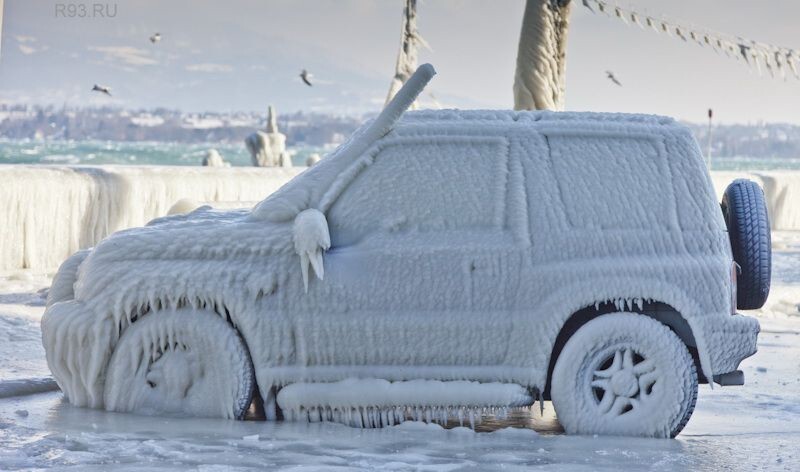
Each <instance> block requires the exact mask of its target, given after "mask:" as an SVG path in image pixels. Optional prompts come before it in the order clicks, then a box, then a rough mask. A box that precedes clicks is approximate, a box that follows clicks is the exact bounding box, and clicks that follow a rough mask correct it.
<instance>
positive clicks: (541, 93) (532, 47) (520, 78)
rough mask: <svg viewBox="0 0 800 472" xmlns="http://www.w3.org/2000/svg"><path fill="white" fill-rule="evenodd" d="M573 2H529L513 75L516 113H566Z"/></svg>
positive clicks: (536, 0)
mask: <svg viewBox="0 0 800 472" xmlns="http://www.w3.org/2000/svg"><path fill="white" fill-rule="evenodd" d="M571 8H572V2H571V1H570V0H527V3H526V5H525V14H524V16H523V18H522V32H521V33H520V36H519V50H518V52H517V71H516V73H515V74H514V109H515V110H563V109H564V85H565V69H566V55H567V29H568V27H569V12H570V9H571Z"/></svg>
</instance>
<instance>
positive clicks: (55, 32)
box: [0, 0, 800, 123]
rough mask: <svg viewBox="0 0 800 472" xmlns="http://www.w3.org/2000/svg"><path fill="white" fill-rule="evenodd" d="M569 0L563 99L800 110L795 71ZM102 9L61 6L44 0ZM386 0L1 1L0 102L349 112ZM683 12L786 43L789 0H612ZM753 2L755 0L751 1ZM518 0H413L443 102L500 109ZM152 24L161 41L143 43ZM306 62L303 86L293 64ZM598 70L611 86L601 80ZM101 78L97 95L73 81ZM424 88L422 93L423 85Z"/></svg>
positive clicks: (758, 111) (388, 40)
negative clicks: (310, 82)
mask: <svg viewBox="0 0 800 472" xmlns="http://www.w3.org/2000/svg"><path fill="white" fill-rule="evenodd" d="M573 1H575V5H574V6H573V13H572V17H571V28H570V33H569V47H568V54H567V96H566V102H567V108H568V109H570V110H597V111H625V112H646V113H659V114H665V115H672V116H676V117H678V118H681V119H685V120H690V121H703V120H704V119H705V114H706V109H707V108H708V107H712V108H714V109H715V113H716V116H717V117H718V119H719V121H721V122H755V121H757V120H764V121H771V122H777V121H781V122H792V123H800V80H797V79H794V78H789V79H787V80H786V81H783V80H781V79H772V78H769V75H768V74H766V75H765V76H764V77H759V76H758V74H757V73H756V72H755V71H751V70H750V69H748V68H747V67H746V66H744V65H743V64H742V63H741V62H737V61H734V60H732V59H729V58H726V57H725V56H722V55H717V54H715V53H714V52H712V51H711V50H710V49H704V48H700V47H698V46H696V45H694V44H687V43H683V42H682V41H680V40H678V39H674V38H669V37H666V36H663V35H658V34H655V33H653V32H651V31H643V30H641V29H639V28H637V27H632V26H626V25H624V24H622V23H620V22H618V21H615V20H613V19H611V18H608V17H606V16H602V15H593V14H591V13H590V12H588V11H587V10H586V9H585V8H584V7H583V6H581V4H580V1H579V0H573ZM94 3H98V4H99V5H102V6H103V13H105V14H115V16H114V17H113V18H99V17H94V18H65V17H63V16H61V15H59V14H58V10H57V8H59V7H58V5H59V4H62V5H75V6H76V7H77V8H80V6H81V5H84V6H85V7H86V8H88V9H89V10H90V11H91V9H92V5H93V4H94ZM402 4H403V2H402V1H401V0H391V1H390V0H381V1H367V0H291V1H290V0H285V1H269V0H261V1H255V0H227V1H216V2H213V1H206V0H169V1H165V0H140V1H134V0H118V1H113V0H111V1H105V0H104V1H99V2H98V1H86V2H70V1H69V0H57V1H51V0H35V1H34V0H5V15H4V18H3V21H4V25H3V33H2V36H3V37H2V52H0V101H2V102H7V103H8V102H14V103H16V102H23V103H52V104H55V105H58V106H61V105H62V104H64V103H66V104H68V105H101V104H106V103H107V104H114V105H118V106H123V107H131V108H139V107H145V108H153V107H157V106H164V107H169V108H180V109H183V110H192V111H202V110H220V111H235V110H264V109H265V108H266V106H267V105H268V104H270V103H273V104H275V105H276V106H277V107H278V109H279V111H281V110H284V111H295V110H305V111H313V110H316V111H324V112H341V113H361V112H364V111H370V110H372V111H377V110H378V109H379V108H380V106H381V105H382V104H383V101H384V98H385V94H386V91H387V89H388V86H389V78H390V77H391V74H392V72H393V69H394V62H395V58H396V54H397V49H398V46H399V38H400V24H401V23H400V22H401V13H402ZM619 4H620V5H621V6H625V7H634V8H636V9H638V10H640V11H643V12H646V13H649V14H651V15H655V16H657V17H660V16H665V17H667V18H671V19H675V20H680V21H682V22H683V23H684V24H689V25H696V26H697V27H705V28H708V29H711V30H716V31H721V32H726V33H732V34H734V35H741V36H743V37H746V38H748V39H754V40H758V41H761V42H766V43H771V44H777V45H781V46H786V47H795V48H800V35H798V26H797V19H798V18H800V2H798V1H797V0H769V1H758V0H748V1H743V0H671V1H669V2H665V1H657V0H632V1H621V2H619ZM767 5H768V7H767ZM523 8H524V0H494V1H477V0H426V1H423V2H421V3H420V5H419V8H418V12H419V21H418V26H419V30H420V32H421V34H422V36H423V37H424V38H425V39H426V40H427V41H428V43H430V45H431V50H427V51H423V52H422V53H421V60H422V61H425V62H431V63H433V64H434V65H435V66H436V68H437V70H438V72H439V75H438V76H437V77H436V78H435V79H434V81H433V82H432V84H431V86H430V89H429V90H430V91H431V92H433V94H434V95H435V97H436V99H437V100H438V101H439V102H440V103H442V104H443V105H445V106H456V107H460V108H476V107H482V108H487V107H488V108H509V107H511V106H512V103H513V102H512V92H511V86H512V83H513V75H514V61H515V57H516V48H517V41H518V38H519V29H520V25H521V15H522V11H523ZM156 31H158V32H160V33H161V34H162V36H163V40H162V41H161V42H159V43H157V44H155V45H152V44H150V42H149V41H148V37H149V36H150V35H151V34H153V33H154V32H156ZM302 68H307V69H309V70H310V71H311V72H312V73H313V74H314V77H315V80H316V84H315V86H314V87H312V88H308V87H306V86H305V85H303V84H302V83H301V82H300V80H299V78H298V74H299V72H300V70H301V69H302ZM606 70H612V71H614V73H615V75H616V76H617V77H618V78H619V80H620V81H621V82H622V83H623V87H617V86H615V85H614V84H612V83H611V82H610V81H608V80H607V79H606V78H605V71H606ZM94 83H99V84H103V85H107V86H109V87H111V88H112V93H113V94H114V97H113V98H111V99H109V98H107V97H104V96H102V95H99V94H96V93H95V94H93V93H90V92H89V89H90V88H91V87H92V85H93V84H94ZM427 100H430V99H429V98H427Z"/></svg>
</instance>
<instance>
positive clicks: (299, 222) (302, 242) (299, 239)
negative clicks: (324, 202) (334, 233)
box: [292, 208, 331, 293]
mask: <svg viewBox="0 0 800 472" xmlns="http://www.w3.org/2000/svg"><path fill="white" fill-rule="evenodd" d="M292 239H293V240H294V250H295V252H297V255H298V256H300V272H301V274H302V276H303V286H304V287H305V290H306V293H308V266H309V265H311V268H312V269H314V273H315V274H316V275H317V278H318V279H320V280H322V278H323V276H324V275H325V268H324V267H323V265H322V253H323V252H324V251H327V250H328V248H330V247H331V236H330V233H329V232H328V220H327V219H326V218H325V215H324V214H323V213H322V212H321V211H319V210H317V209H314V208H311V209H308V210H303V211H301V212H300V213H299V214H298V215H297V216H296V217H295V218H294V225H293V226H292Z"/></svg>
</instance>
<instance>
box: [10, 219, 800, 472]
mask: <svg viewBox="0 0 800 472" xmlns="http://www.w3.org/2000/svg"><path fill="white" fill-rule="evenodd" d="M774 245H775V248H776V253H775V258H774V264H775V266H774V274H773V285H774V287H773V291H772V294H771V295H770V300H769V301H768V302H767V303H768V306H767V307H766V308H765V309H762V310H759V311H758V312H755V314H757V315H758V316H759V318H760V320H761V324H762V333H761V335H760V337H759V351H758V353H757V354H756V355H754V356H753V357H751V358H750V359H747V360H745V362H744V363H743V369H744V371H745V376H746V379H747V385H745V386H744V387H727V388H724V389H723V388H719V387H718V388H715V389H714V390H711V389H710V388H709V387H708V386H701V391H700V399H699V401H698V405H697V409H696V410H695V413H694V416H693V417H692V420H691V421H690V422H689V425H688V426H687V427H686V429H685V430H684V432H683V433H682V434H681V435H680V436H679V437H678V439H677V440H650V439H630V438H594V437H569V436H565V435H564V434H562V433H561V430H560V427H559V425H558V422H557V421H556V419H555V417H554V416H553V412H552V408H551V406H550V405H549V404H546V407H545V412H544V415H540V414H539V413H538V411H536V412H533V413H530V412H524V413H519V414H515V415H513V416H512V417H511V418H509V419H508V420H504V421H494V420H492V419H491V418H489V419H487V420H486V421H485V422H484V424H483V425H482V426H481V427H480V428H479V431H482V432H480V433H475V432H472V431H471V430H467V429H465V428H455V429H450V430H445V429H442V428H441V427H439V426H434V425H424V424H421V423H405V424H403V425H401V426H396V427H391V428H386V429H382V430H360V429H354V428H349V427H346V426H342V425H337V424H292V423H263V422H255V421H247V422H234V421H221V420H198V419H167V418H148V417H138V416H133V415H124V414H115V413H106V412H103V411H96V410H87V409H82V408H76V407H73V406H71V405H69V404H68V403H66V402H64V401H63V400H62V396H61V393H60V392H52V391H51V392H46V393H39V394H33V395H24V396H14V397H6V398H0V470H16V469H25V470H28V469H39V468H59V469H70V468H72V469H75V470H105V469H107V468H109V466H111V465H112V464H113V467H114V470H142V469H150V468H156V467H158V468H164V469H181V470H249V469H267V468H268V469H284V470H290V469H291V470H295V469H303V470H315V469H318V470H319V469H324V470H330V469H341V470H347V469H355V470H358V469H374V468H378V467H380V468H383V469H389V470H458V469H470V468H472V469H480V470H494V469H496V470H500V469H503V470H514V469H522V468H528V467H540V468H553V469H556V468H557V469H558V470H598V469H600V470H619V469H634V470H635V469H652V470H687V469H688V470H730V469H735V470H752V469H766V470H800V452H799V451H800V447H798V444H800V306H798V305H800V234H799V233H788V232H782V233H776V234H775V235H774ZM48 284H49V278H48V277H47V276H46V275H31V274H24V273H23V274H17V275H16V276H6V277H2V276H0V397H3V396H4V394H3V386H4V385H6V386H7V385H9V384H10V381H14V380H16V381H17V385H18V384H19V383H20V382H19V381H20V380H22V379H29V378H39V377H42V376H46V375H47V373H48V370H47V366H46V365H45V362H44V350H43V349H42V347H41V341H40V332H39V327H38V320H39V317H40V316H41V313H42V311H43V309H44V298H43V294H44V293H45V292H44V290H46V287H47V286H48ZM23 383H24V382H23ZM512 427H514V428H522V429H512ZM488 431H493V432H488ZM548 466H549V467H548Z"/></svg>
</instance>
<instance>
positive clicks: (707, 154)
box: [706, 108, 714, 170]
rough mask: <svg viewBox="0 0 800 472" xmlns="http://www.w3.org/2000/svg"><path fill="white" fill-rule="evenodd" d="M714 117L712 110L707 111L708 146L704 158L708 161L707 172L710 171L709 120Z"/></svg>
mask: <svg viewBox="0 0 800 472" xmlns="http://www.w3.org/2000/svg"><path fill="white" fill-rule="evenodd" d="M713 117H714V110H712V109H711V108H709V109H708V146H707V147H706V156H707V159H708V170H711V119H712V118H713Z"/></svg>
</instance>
